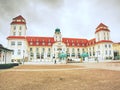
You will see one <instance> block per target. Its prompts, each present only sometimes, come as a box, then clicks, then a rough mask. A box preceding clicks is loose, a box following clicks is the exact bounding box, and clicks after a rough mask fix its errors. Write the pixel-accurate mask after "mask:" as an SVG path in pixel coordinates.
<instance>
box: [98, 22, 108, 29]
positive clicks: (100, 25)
mask: <svg viewBox="0 0 120 90" xmlns="http://www.w3.org/2000/svg"><path fill="white" fill-rule="evenodd" d="M99 27H106V28H107V27H108V26H106V25H105V24H103V23H100V24H99V25H98V26H97V28H96V29H98V28H99Z"/></svg>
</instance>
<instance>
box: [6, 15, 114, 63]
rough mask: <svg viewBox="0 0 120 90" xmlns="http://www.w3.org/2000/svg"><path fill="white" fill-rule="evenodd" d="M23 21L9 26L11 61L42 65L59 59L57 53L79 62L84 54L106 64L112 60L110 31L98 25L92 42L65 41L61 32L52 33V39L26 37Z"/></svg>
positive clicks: (57, 30) (18, 20)
mask: <svg viewBox="0 0 120 90" xmlns="http://www.w3.org/2000/svg"><path fill="white" fill-rule="evenodd" d="M26 32H27V27H26V20H25V19H24V18H23V17H22V16H21V15H20V16H17V17H15V18H13V20H12V22H11V29H10V36H8V37H7V40H8V48H10V49H12V50H13V51H14V52H13V55H12V60H13V61H16V60H17V61H21V60H23V59H24V60H25V61H27V62H29V61H41V60H43V61H44V60H49V61H52V60H53V59H58V55H59V53H62V52H63V53H65V54H67V58H70V59H79V58H80V57H81V54H82V53H84V52H86V53H88V55H89V59H94V58H96V57H97V58H98V59H99V60H105V59H106V58H113V47H112V44H113V42H112V41H111V38H110V30H109V29H108V27H107V26H106V25H104V24H103V23H100V24H99V25H98V27H97V28H96V30H95V38H93V39H90V40H88V39H83V38H72V37H71V38H64V37H62V33H61V31H60V29H58V28H57V29H55V32H54V36H53V37H40V36H26Z"/></svg>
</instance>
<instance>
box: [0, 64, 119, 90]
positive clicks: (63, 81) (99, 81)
mask: <svg viewBox="0 0 120 90" xmlns="http://www.w3.org/2000/svg"><path fill="white" fill-rule="evenodd" d="M100 66H101V67H104V68H105V67H107V68H109V67H110V66H112V67H113V68H114V67H116V68H119V67H120V63H89V64H88V63H84V64H72V65H35V66H34V65H22V66H18V67H15V68H13V69H9V70H3V71H0V90H120V71H119V70H110V69H104V68H102V69H100V68H101V67H100ZM76 68H79V69H76ZM21 69H22V70H25V69H29V70H36V69H37V70H46V71H35V72H33V71H28V72H26V71H17V70H21ZM54 69H56V70H55V71H52V70H54ZM61 69H62V70H61ZM64 69H65V70H64ZM12 70H13V71H12Z"/></svg>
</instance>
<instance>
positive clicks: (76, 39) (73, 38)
mask: <svg viewBox="0 0 120 90" xmlns="http://www.w3.org/2000/svg"><path fill="white" fill-rule="evenodd" d="M63 39H76V40H78V39H79V40H88V39H86V38H69V37H63Z"/></svg>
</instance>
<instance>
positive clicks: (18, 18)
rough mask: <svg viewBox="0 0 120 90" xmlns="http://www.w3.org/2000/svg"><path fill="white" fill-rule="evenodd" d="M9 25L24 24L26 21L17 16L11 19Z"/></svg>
mask: <svg viewBox="0 0 120 90" xmlns="http://www.w3.org/2000/svg"><path fill="white" fill-rule="evenodd" d="M11 24H26V21H25V19H24V18H23V17H22V16H21V15H19V16H17V17H15V18H13V20H12V22H11Z"/></svg>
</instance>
